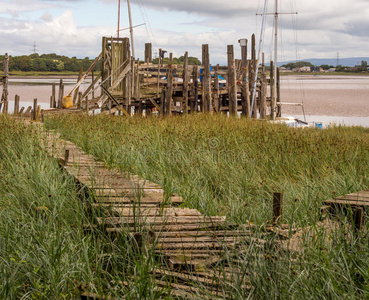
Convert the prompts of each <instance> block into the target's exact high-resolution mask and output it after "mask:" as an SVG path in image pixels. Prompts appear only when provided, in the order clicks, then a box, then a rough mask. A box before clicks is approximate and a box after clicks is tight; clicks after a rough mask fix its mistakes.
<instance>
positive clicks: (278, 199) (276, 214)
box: [273, 193, 283, 224]
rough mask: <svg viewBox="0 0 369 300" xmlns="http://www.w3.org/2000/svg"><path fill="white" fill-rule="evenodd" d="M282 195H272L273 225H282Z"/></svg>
mask: <svg viewBox="0 0 369 300" xmlns="http://www.w3.org/2000/svg"><path fill="white" fill-rule="evenodd" d="M282 213H283V194H282V193H274V194H273V224H277V223H282Z"/></svg>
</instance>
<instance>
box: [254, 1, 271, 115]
mask: <svg viewBox="0 0 369 300" xmlns="http://www.w3.org/2000/svg"><path fill="white" fill-rule="evenodd" d="M267 7H268V0H265V3H264V13H263V21H262V23H261V33H260V41H259V50H258V58H257V60H256V70H255V80H254V89H253V92H252V102H251V109H250V118H251V117H252V112H253V110H254V104H255V96H256V84H257V80H258V72H259V61H260V54H261V48H262V46H263V40H264V39H263V37H264V31H265V20H266V12H267Z"/></svg>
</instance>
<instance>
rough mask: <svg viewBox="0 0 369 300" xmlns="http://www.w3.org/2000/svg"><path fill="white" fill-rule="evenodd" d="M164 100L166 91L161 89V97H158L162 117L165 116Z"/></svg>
mask: <svg viewBox="0 0 369 300" xmlns="http://www.w3.org/2000/svg"><path fill="white" fill-rule="evenodd" d="M166 99H167V91H166V90H165V89H163V90H162V91H161V96H160V114H161V115H162V116H165V114H166V103H165V102H166Z"/></svg>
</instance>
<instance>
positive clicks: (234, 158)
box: [45, 115, 369, 299]
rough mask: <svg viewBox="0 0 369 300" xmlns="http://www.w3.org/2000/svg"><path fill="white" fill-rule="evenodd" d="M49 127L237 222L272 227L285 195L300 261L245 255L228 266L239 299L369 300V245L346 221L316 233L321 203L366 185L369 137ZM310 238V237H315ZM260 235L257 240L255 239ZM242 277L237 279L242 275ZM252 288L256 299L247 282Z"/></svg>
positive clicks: (216, 119) (228, 128)
mask: <svg viewBox="0 0 369 300" xmlns="http://www.w3.org/2000/svg"><path fill="white" fill-rule="evenodd" d="M45 124H46V127H47V128H49V129H57V130H58V131H59V132H61V133H62V136H63V137H64V138H66V139H69V140H71V141H73V142H75V143H76V144H78V145H80V146H82V147H83V149H84V150H85V151H86V152H88V153H91V154H92V155H94V156H96V157H98V158H99V159H101V160H103V161H105V162H106V163H107V164H108V165H110V166H112V167H118V168H120V169H121V170H122V171H123V172H124V171H127V172H132V173H136V174H140V175H142V176H143V177H144V178H147V179H149V180H151V181H154V182H157V183H159V184H161V185H162V186H163V187H164V188H165V190H166V192H168V193H172V192H175V193H178V194H179V195H181V196H183V197H184V199H185V200H186V203H185V205H186V206H189V207H193V208H197V209H199V210H200V211H201V212H202V213H204V214H208V215H227V217H228V218H229V219H230V220H231V221H234V222H237V223H241V224H242V223H245V222H246V221H247V220H250V221H251V222H254V223H257V224H259V225H262V224H266V223H268V222H269V220H270V219H271V215H272V203H271V201H272V193H273V192H283V193H284V215H283V218H284V222H285V223H289V224H290V225H291V226H297V227H301V228H302V229H303V232H306V234H303V235H302V243H303V244H304V245H305V246H300V251H299V252H297V253H296V252H294V251H292V250H291V248H289V249H290V250H287V251H286V247H288V246H290V245H289V243H288V242H286V247H284V248H283V247H282V249H284V250H281V247H280V246H279V245H280V242H278V241H277V240H275V237H274V235H271V236H270V237H269V238H268V244H267V245H265V246H264V247H257V245H254V244H251V245H250V244H248V243H246V244H245V245H243V246H241V248H244V254H243V255H242V256H240V257H238V259H236V260H230V261H229V262H228V263H229V264H230V268H234V270H235V274H234V282H233V285H232V286H231V287H230V288H229V286H228V287H227V288H225V293H227V294H228V295H232V297H233V298H234V299H246V298H256V299H271V298H276V299H277V298H278V299H279V298H280V299H305V298H309V299H310V298H312V299H341V298H347V299H357V298H368V297H369V271H368V270H369V257H368V253H369V251H368V250H369V249H368V245H369V238H368V237H369V236H368V230H367V225H365V229H364V230H363V232H362V233H360V235H355V234H353V232H352V229H351V226H350V216H349V217H347V216H344V215H341V219H342V220H341V224H342V225H340V226H339V229H335V230H328V229H327V228H326V227H324V226H322V225H319V224H320V223H319V222H318V221H319V218H320V214H319V209H318V208H319V207H320V206H321V205H322V203H323V201H324V200H325V199H329V198H332V197H334V196H337V195H341V194H346V193H350V192H355V191H360V190H363V189H365V188H367V186H368V182H369V181H368V169H369V139H368V138H369V130H368V129H365V128H360V127H341V126H339V127H331V128H328V129H326V130H318V129H313V128H311V129H310V128H308V129H303V130H300V129H294V128H288V127H286V126H283V125H275V124H269V123H267V122H262V121H260V122H255V121H254V122H250V121H247V120H239V119H235V118H227V117H225V116H212V115H194V116H181V117H171V118H166V119H161V118H155V117H152V118H145V119H142V118H132V119H127V118H121V117H114V116H111V117H107V116H95V117H92V116H86V115H81V116H58V117H55V118H49V119H47V120H46V123H45ZM307 232H314V235H313V236H314V238H311V237H309V234H308V233H307ZM256 236H257V233H256ZM236 270H237V271H236ZM245 275H247V277H249V278H250V280H251V286H252V289H251V291H249V290H247V289H245V287H244V286H243V283H242V282H243V281H242V280H240V279H242V276H245Z"/></svg>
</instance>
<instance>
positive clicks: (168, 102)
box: [165, 53, 173, 115]
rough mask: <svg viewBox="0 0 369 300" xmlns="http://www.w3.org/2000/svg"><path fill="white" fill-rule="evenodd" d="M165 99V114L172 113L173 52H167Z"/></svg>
mask: <svg viewBox="0 0 369 300" xmlns="http://www.w3.org/2000/svg"><path fill="white" fill-rule="evenodd" d="M167 85H168V86H167V99H166V109H165V112H166V114H167V115H171V114H172V102H173V53H170V54H169V70H168V75H167Z"/></svg>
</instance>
